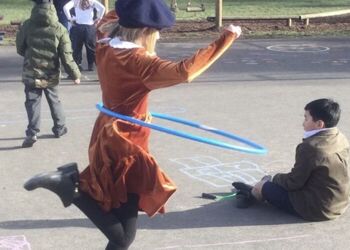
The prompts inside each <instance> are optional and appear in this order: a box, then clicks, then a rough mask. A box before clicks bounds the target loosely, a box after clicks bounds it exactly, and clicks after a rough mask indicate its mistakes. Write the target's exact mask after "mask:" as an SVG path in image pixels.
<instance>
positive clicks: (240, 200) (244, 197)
mask: <svg viewBox="0 0 350 250" xmlns="http://www.w3.org/2000/svg"><path fill="white" fill-rule="evenodd" d="M255 201H256V199H255V198H254V196H253V195H252V193H251V192H250V191H247V190H239V191H238V192H237V194H236V199H235V206H236V207H237V208H247V207H250V206H252V205H253V204H254V203H255Z"/></svg>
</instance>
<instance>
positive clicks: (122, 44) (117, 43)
mask: <svg viewBox="0 0 350 250" xmlns="http://www.w3.org/2000/svg"><path fill="white" fill-rule="evenodd" d="M109 46H111V47H112V48H115V49H116V48H118V49H134V48H142V46H140V45H138V44H136V43H132V42H127V41H121V40H120V38H119V37H115V38H113V39H111V40H109Z"/></svg>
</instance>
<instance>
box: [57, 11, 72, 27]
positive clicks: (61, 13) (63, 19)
mask: <svg viewBox="0 0 350 250" xmlns="http://www.w3.org/2000/svg"><path fill="white" fill-rule="evenodd" d="M57 16H58V21H59V22H60V23H61V24H62V25H63V26H64V27H66V29H67V30H68V23H69V22H68V19H67V16H66V14H64V11H63V10H59V11H57Z"/></svg>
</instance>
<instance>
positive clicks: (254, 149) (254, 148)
mask: <svg viewBox="0 0 350 250" xmlns="http://www.w3.org/2000/svg"><path fill="white" fill-rule="evenodd" d="M96 107H97V109H98V110H99V111H101V112H102V113H104V114H107V115H109V116H112V117H116V118H119V119H122V120H125V121H128V122H131V123H135V124H137V125H140V126H143V127H147V128H150V129H154V130H157V131H160V132H164V133H167V134H171V135H175V136H178V137H182V138H185V139H189V140H193V141H197V142H201V143H206V144H209V145H213V146H217V147H221V148H225V149H230V150H236V151H239V152H243V153H251V154H266V153H267V149H266V148H265V147H263V146H261V145H259V144H257V143H255V142H252V141H249V140H248V139H245V138H242V137H240V136H237V135H234V134H231V133H228V132H226V131H223V130H219V129H216V128H212V127H208V126H206V125H202V124H199V123H195V122H192V121H188V120H184V119H181V118H177V117H173V116H170V115H167V114H161V113H154V112H151V115H152V116H153V117H157V118H160V119H163V120H168V121H172V122H176V123H181V124H184V125H187V126H190V127H194V128H198V129H201V130H205V131H208V132H210V133H213V134H217V135H221V136H223V137H226V138H229V139H232V140H235V141H238V142H241V143H243V144H245V145H247V146H249V147H250V148H248V147H241V146H236V145H232V144H229V143H226V142H222V141H218V140H214V139H209V138H205V137H201V136H197V135H193V134H189V133H186V132H183V131H179V130H174V129H171V128H167V127H164V126H160V125H156V124H152V123H147V122H144V121H141V120H139V119H136V118H133V117H131V116H126V115H122V114H119V113H116V112H113V111H111V110H109V109H107V108H105V107H104V106H103V104H102V103H98V104H96Z"/></svg>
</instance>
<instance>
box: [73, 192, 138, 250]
mask: <svg viewBox="0 0 350 250" xmlns="http://www.w3.org/2000/svg"><path fill="white" fill-rule="evenodd" d="M138 201H139V197H138V195H136V194H128V201H127V203H123V204H122V205H121V206H120V207H119V208H115V209H112V210H111V211H110V212H104V211H103V210H102V209H101V207H100V206H99V205H98V204H97V202H96V201H95V200H94V199H92V198H91V197H90V196H89V195H87V194H86V193H83V192H81V193H80V195H79V197H77V198H76V199H74V202H73V204H74V205H76V206H77V207H78V208H79V209H80V210H81V211H82V212H83V213H84V214H85V215H86V216H87V217H88V218H89V219H90V220H91V221H92V222H93V223H94V224H95V225H96V227H97V228H98V229H100V230H101V232H102V233H103V234H104V235H105V236H106V237H107V238H108V240H109V242H108V245H107V247H106V250H122V249H128V247H129V246H130V245H131V243H132V242H133V241H134V239H135V235H136V220H137V214H138Z"/></svg>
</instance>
